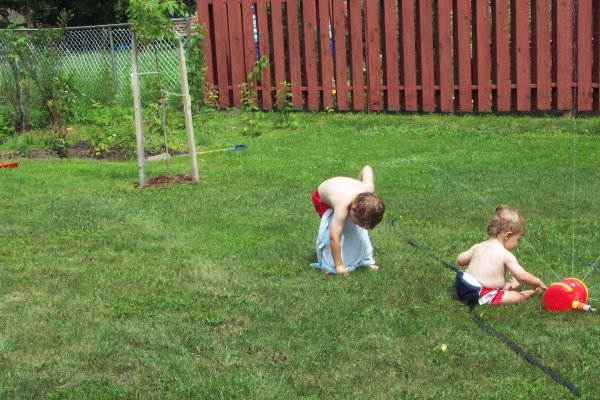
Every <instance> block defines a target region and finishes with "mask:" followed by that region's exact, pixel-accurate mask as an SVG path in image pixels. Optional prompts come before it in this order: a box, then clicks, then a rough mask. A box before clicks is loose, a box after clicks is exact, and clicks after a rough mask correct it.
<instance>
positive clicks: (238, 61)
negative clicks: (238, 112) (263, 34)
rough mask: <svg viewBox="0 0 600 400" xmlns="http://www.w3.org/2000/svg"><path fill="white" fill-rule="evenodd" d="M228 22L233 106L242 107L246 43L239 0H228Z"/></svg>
mask: <svg viewBox="0 0 600 400" xmlns="http://www.w3.org/2000/svg"><path fill="white" fill-rule="evenodd" d="M227 22H228V26H229V48H230V49H231V54H230V57H231V88H232V92H233V105H234V106H235V107H238V108H240V107H241V106H242V93H241V90H240V84H241V83H242V82H244V81H245V80H246V77H245V76H244V43H243V36H242V30H241V29H240V27H241V24H242V17H241V9H240V3H239V1H238V0H227Z"/></svg>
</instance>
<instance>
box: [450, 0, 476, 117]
mask: <svg viewBox="0 0 600 400" xmlns="http://www.w3.org/2000/svg"><path fill="white" fill-rule="evenodd" d="M469 3H470V1H469V0H454V31H455V34H454V40H455V41H456V46H455V47H456V53H455V63H454V68H455V71H456V72H455V75H456V77H457V79H456V81H457V83H458V107H457V108H458V111H461V112H468V111H473V97H472V88H471V85H472V83H471V37H470V36H471V29H470V28H471V8H470V4H469Z"/></svg>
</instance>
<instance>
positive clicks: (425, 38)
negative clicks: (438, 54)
mask: <svg viewBox="0 0 600 400" xmlns="http://www.w3.org/2000/svg"><path fill="white" fill-rule="evenodd" d="M417 6H418V18H419V44H420V46H419V50H420V51H419V56H420V57H419V58H420V66H421V99H422V101H421V103H422V111H425V112H432V111H435V82H434V53H433V21H432V19H433V9H432V5H431V1H430V0H419V2H418V3H417Z"/></svg>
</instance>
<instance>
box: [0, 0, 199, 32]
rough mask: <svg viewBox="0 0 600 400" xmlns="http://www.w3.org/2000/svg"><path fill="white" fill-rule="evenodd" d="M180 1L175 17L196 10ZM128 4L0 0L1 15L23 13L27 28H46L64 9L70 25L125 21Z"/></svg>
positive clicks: (123, 0)
mask: <svg viewBox="0 0 600 400" xmlns="http://www.w3.org/2000/svg"><path fill="white" fill-rule="evenodd" d="M182 3H183V4H184V6H185V7H184V9H183V10H182V11H181V12H179V13H177V14H175V16H176V17H183V16H184V15H185V13H188V14H193V13H194V12H195V9H196V1H195V0H184V1H182ZM129 7H130V0H50V1H42V0H0V15H3V14H4V15H7V10H14V11H16V12H18V13H20V14H21V15H23V18H24V20H25V23H26V24H27V26H28V27H30V28H33V27H35V26H47V27H48V26H56V21H57V19H58V15H59V13H60V12H61V11H62V10H66V11H71V12H72V13H73V18H72V19H71V21H70V24H69V25H70V26H83V25H103V24H112V23H121V22H127V21H128V17H127V10H128V9H129ZM13 22H14V21H13Z"/></svg>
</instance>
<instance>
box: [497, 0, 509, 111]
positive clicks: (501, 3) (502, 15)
mask: <svg viewBox="0 0 600 400" xmlns="http://www.w3.org/2000/svg"><path fill="white" fill-rule="evenodd" d="M492 19H493V25H492V36H493V40H492V42H493V44H494V50H493V53H492V71H493V73H492V81H493V82H494V83H495V85H496V95H495V96H494V101H493V108H494V110H496V111H510V110H511V84H510V31H509V26H510V25H509V22H508V0H496V1H495V2H492Z"/></svg>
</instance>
